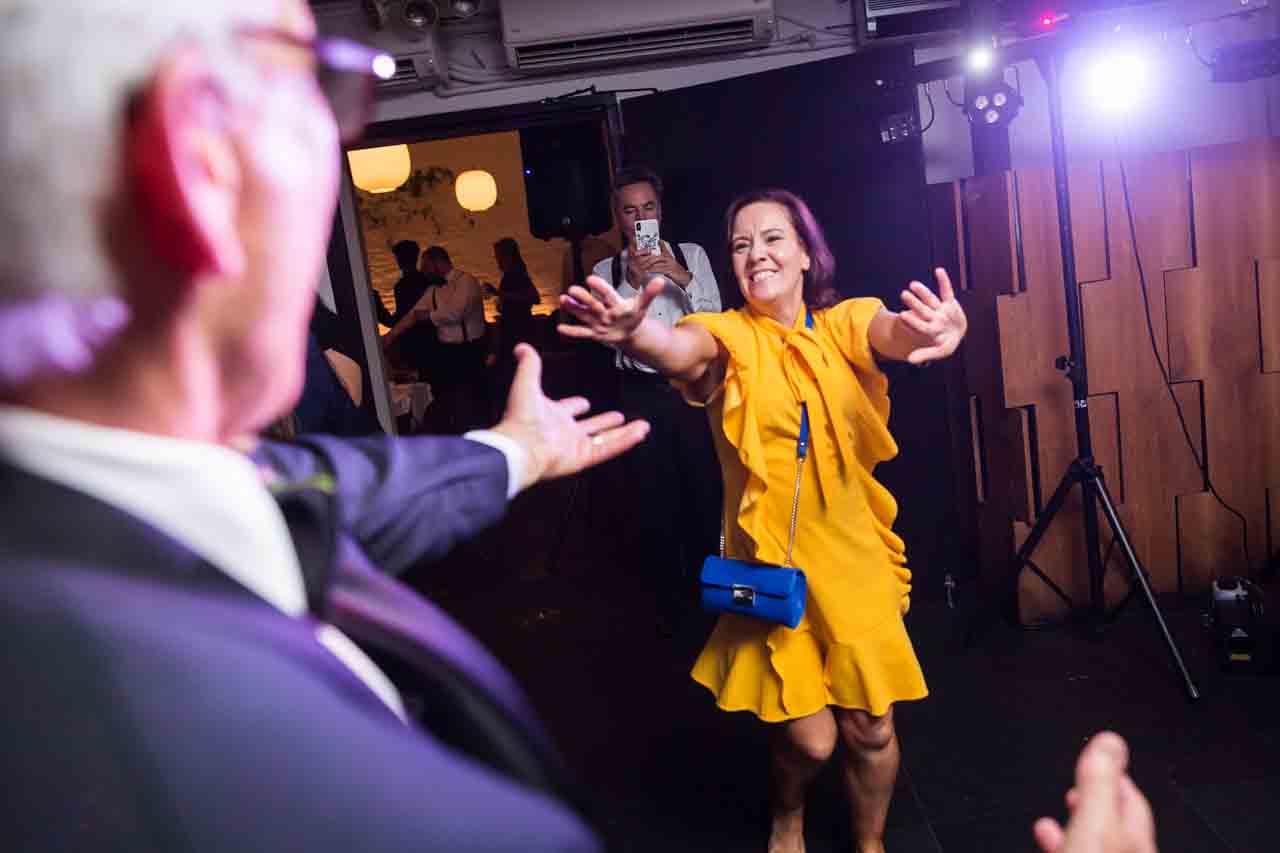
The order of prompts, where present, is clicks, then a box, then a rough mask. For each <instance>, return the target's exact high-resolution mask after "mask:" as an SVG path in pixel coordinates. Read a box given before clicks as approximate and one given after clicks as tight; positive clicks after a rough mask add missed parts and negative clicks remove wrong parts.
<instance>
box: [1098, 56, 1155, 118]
mask: <svg viewBox="0 0 1280 853" xmlns="http://www.w3.org/2000/svg"><path fill="white" fill-rule="evenodd" d="M1086 84H1087V86H1088V98H1089V104H1090V105H1091V106H1094V107H1096V108H1098V109H1099V110H1100V111H1102V112H1105V113H1110V114H1113V115H1115V114H1119V113H1125V112H1129V111H1130V110H1132V109H1133V108H1134V107H1136V106H1137V105H1138V103H1139V102H1140V101H1141V100H1142V98H1143V96H1144V95H1145V94H1146V88H1147V64H1146V62H1145V61H1144V60H1143V58H1142V57H1141V56H1140V55H1138V54H1136V53H1115V54H1108V55H1106V56H1099V57H1095V58H1094V59H1093V60H1092V61H1091V62H1090V65H1089V70H1088V73H1087V79H1086Z"/></svg>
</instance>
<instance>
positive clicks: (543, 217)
mask: <svg viewBox="0 0 1280 853" xmlns="http://www.w3.org/2000/svg"><path fill="white" fill-rule="evenodd" d="M520 154H521V156H522V157H523V158H524V188H525V195H526V196H527V197H528V205H529V231H530V233H532V234H533V236H535V237H538V238H540V239H542V240H549V239H551V238H552V237H565V238H569V237H571V236H572V235H573V234H574V233H575V232H576V233H577V234H578V235H579V236H581V235H582V234H599V233H602V232H604V231H608V230H609V229H610V228H611V227H612V225H613V215H612V213H611V211H610V209H609V195H610V191H611V187H610V184H611V180H610V177H611V176H610V174H609V154H608V151H607V149H606V148H605V141H604V128H603V127H602V126H601V124H600V122H599V121H598V120H596V121H589V122H582V123H576V124H567V125H566V124H561V125H553V126H547V127H528V128H525V129H523V130H521V131H520Z"/></svg>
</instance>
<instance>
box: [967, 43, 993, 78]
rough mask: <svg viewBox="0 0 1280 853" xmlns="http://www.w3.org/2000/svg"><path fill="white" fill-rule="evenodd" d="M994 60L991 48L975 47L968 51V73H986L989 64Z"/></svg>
mask: <svg viewBox="0 0 1280 853" xmlns="http://www.w3.org/2000/svg"><path fill="white" fill-rule="evenodd" d="M994 59H995V55H994V54H992V52H991V48H989V47H975V48H974V49H973V50H971V51H969V56H968V58H967V59H966V64H967V65H968V66H969V70H970V71H975V72H980V71H986V70H987V69H988V68H990V67H991V63H992V61H994Z"/></svg>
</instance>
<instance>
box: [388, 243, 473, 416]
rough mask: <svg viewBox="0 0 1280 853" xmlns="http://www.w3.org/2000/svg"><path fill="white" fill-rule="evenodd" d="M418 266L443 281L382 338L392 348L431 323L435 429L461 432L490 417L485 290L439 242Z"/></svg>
mask: <svg viewBox="0 0 1280 853" xmlns="http://www.w3.org/2000/svg"><path fill="white" fill-rule="evenodd" d="M420 269H421V270H422V271H423V272H424V273H426V274H427V275H436V276H439V277H440V278H442V279H444V284H442V285H440V286H439V287H433V288H429V289H428V290H427V292H426V293H424V294H423V295H422V297H420V298H419V299H418V302H417V303H416V304H415V305H414V306H413V308H412V310H410V311H409V313H408V314H406V315H405V316H404V317H402V318H400V319H399V320H397V321H396V325H395V326H394V327H393V328H392V329H391V331H390V332H388V333H387V336H386V338H384V345H385V346H391V345H393V344H394V343H396V341H398V340H399V338H400V337H401V336H403V335H406V334H409V333H411V332H412V330H413V329H415V328H417V327H418V326H420V325H427V324H429V325H431V326H434V327H435V334H436V341H437V344H438V345H437V346H436V347H435V350H434V353H433V356H432V359H433V361H432V366H431V370H430V379H431V385H432V389H433V391H435V392H436V397H437V402H436V403H434V404H432V408H433V409H434V410H435V412H436V415H437V417H436V418H434V419H433V420H434V421H435V423H436V425H437V428H438V429H440V430H441V431H444V432H463V431H465V430H466V429H468V428H469V427H472V426H475V425H477V424H479V423H483V422H484V421H485V420H486V419H487V418H488V411H487V409H488V394H487V393H486V390H485V388H484V383H483V375H482V371H483V370H484V357H485V349H486V343H485V323H484V291H483V289H482V288H481V286H480V282H479V281H477V280H476V278H475V276H473V275H471V274H470V273H468V272H464V271H463V270H460V269H458V268H457V267H455V266H454V265H453V260H452V259H451V258H450V257H449V252H448V251H447V250H446V249H445V248H444V247H443V246H430V247H428V248H427V251H426V252H424V253H423V256H422V261H421V263H420Z"/></svg>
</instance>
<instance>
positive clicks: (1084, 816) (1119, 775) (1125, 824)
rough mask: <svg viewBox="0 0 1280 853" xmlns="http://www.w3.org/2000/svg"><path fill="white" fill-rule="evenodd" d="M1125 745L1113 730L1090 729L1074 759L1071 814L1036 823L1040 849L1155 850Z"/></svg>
mask: <svg viewBox="0 0 1280 853" xmlns="http://www.w3.org/2000/svg"><path fill="white" fill-rule="evenodd" d="M1128 768H1129V747H1128V745H1127V744H1126V743H1125V742H1124V740H1123V739H1122V738H1121V737H1120V736H1119V735H1117V734H1114V733H1112V732H1102V733H1101V734H1098V735H1095V736H1094V737H1093V739H1092V740H1090V741H1089V743H1088V744H1087V745H1086V746H1085V748H1084V749H1083V750H1082V751H1081V753H1080V758H1079V759H1078V760H1077V762H1076V784H1075V787H1074V788H1072V789H1071V790H1070V791H1068V792H1067V810H1068V811H1069V812H1070V813H1071V819H1070V820H1069V821H1067V825H1066V827H1065V828H1064V827H1062V826H1060V825H1059V824H1058V822H1057V821H1056V820H1053V819H1052V818H1047V817H1045V818H1041V819H1040V820H1038V821H1036V824H1035V829H1034V832H1035V837H1036V842H1037V843H1038V844H1039V845H1040V849H1041V850H1043V851H1044V853H1156V827H1155V820H1154V818H1153V817H1152V814H1151V805H1150V803H1148V802H1147V798H1146V797H1144V796H1143V795H1142V792H1141V791H1139V790H1138V786H1137V785H1135V784H1134V783H1133V780H1132V779H1131V778H1129V774H1128Z"/></svg>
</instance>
